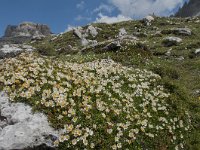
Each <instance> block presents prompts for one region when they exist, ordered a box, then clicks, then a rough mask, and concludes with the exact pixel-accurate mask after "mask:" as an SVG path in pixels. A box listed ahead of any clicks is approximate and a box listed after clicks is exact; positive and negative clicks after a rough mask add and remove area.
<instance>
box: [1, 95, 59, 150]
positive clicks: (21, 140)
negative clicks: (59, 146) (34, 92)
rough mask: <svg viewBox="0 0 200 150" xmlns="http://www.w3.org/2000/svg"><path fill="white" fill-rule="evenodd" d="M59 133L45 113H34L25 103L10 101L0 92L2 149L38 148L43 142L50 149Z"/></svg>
mask: <svg viewBox="0 0 200 150" xmlns="http://www.w3.org/2000/svg"><path fill="white" fill-rule="evenodd" d="M58 134H59V133H58V132H57V131H55V130H54V129H53V128H52V127H51V126H50V125H49V123H48V120H47V117H46V116H45V115H44V114H42V113H32V109H31V107H30V106H28V105H25V104H23V103H10V101H9V98H8V96H7V95H6V94H5V93H3V92H0V149H1V150H11V149H26V148H30V149H31V148H33V147H35V148H34V149H37V146H39V147H41V146H40V145H43V144H44V145H46V146H45V147H46V148H45V147H44V146H42V147H43V148H44V149H50V148H51V147H53V142H54V141H55V140H56V139H57V137H58ZM39 147H38V148H39ZM47 147H49V148H47Z"/></svg>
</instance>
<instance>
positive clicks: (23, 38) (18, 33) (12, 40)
mask: <svg viewBox="0 0 200 150" xmlns="http://www.w3.org/2000/svg"><path fill="white" fill-rule="evenodd" d="M50 34H51V30H50V28H49V27H48V26H47V25H43V24H36V23H31V22H24V23H21V24H19V25H8V26H7V28H6V30H5V34H4V36H3V37H2V38H0V47H1V46H2V45H4V44H23V43H24V42H28V41H30V40H33V39H35V40H37V39H42V38H44V37H45V36H48V35H50Z"/></svg>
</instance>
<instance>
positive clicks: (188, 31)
mask: <svg viewBox="0 0 200 150" xmlns="http://www.w3.org/2000/svg"><path fill="white" fill-rule="evenodd" d="M172 33H174V34H176V35H184V36H189V35H192V30H191V29H189V28H174V29H172Z"/></svg>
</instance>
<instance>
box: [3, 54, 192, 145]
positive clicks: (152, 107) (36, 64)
mask: <svg viewBox="0 0 200 150" xmlns="http://www.w3.org/2000/svg"><path fill="white" fill-rule="evenodd" d="M159 81H160V76H158V75H156V74H154V73H153V72H151V71H147V70H140V69H135V68H130V67H125V66H122V65H121V64H119V63H115V62H114V61H112V60H97V61H93V62H88V63H82V64H78V63H69V62H63V61H59V60H53V59H50V58H43V57H41V56H38V55H36V54H34V53H29V54H26V53H23V54H21V55H20V56H18V57H16V58H9V59H5V60H4V61H3V63H2V64H1V65H0V84H1V85H2V84H3V85H4V91H6V92H7V93H8V94H9V95H10V98H11V100H12V101H15V100H19V99H24V100H26V101H27V103H31V104H34V105H35V106H36V108H37V107H38V109H39V108H40V109H41V108H42V109H44V110H45V109H46V110H48V113H47V115H48V117H49V120H50V121H52V123H53V124H54V125H55V126H56V127H61V128H63V129H64V133H63V135H61V136H60V137H59V138H58V139H57V140H56V141H55V145H56V146H57V145H59V144H60V143H63V142H66V143H67V145H68V147H71V148H72V147H76V146H77V147H83V148H86V149H92V148H109V147H110V149H124V148H130V149H131V148H139V147H141V148H142V146H143V145H144V143H145V141H144V140H142V139H146V141H148V140H147V139H149V140H150V141H151V140H152V139H154V138H156V137H157V139H159V138H160V137H159V136H166V137H168V138H169V140H170V144H171V145H174V147H175V146H177V144H179V145H178V146H177V147H180V145H181V146H182V145H183V142H181V141H182V140H181V139H183V133H182V131H184V130H188V129H189V126H188V125H186V122H185V121H184V120H181V118H179V117H178V116H176V117H173V116H175V114H173V113H172V112H171V107H170V105H169V104H167V101H166V100H167V98H168V97H169V96H170V95H169V94H168V93H166V92H165V89H164V88H163V86H161V85H159ZM156 142H157V141H156ZM156 142H155V143H156ZM180 148H181V147H180Z"/></svg>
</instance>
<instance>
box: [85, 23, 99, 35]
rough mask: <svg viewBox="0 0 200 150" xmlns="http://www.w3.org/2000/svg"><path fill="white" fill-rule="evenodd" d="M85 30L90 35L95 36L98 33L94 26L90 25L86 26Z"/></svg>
mask: <svg viewBox="0 0 200 150" xmlns="http://www.w3.org/2000/svg"><path fill="white" fill-rule="evenodd" d="M86 32H87V33H89V34H90V35H92V36H93V37H96V36H97V35H98V32H97V30H96V28H95V27H93V26H92V25H90V26H88V28H87V30H86Z"/></svg>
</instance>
